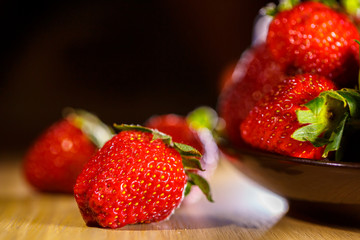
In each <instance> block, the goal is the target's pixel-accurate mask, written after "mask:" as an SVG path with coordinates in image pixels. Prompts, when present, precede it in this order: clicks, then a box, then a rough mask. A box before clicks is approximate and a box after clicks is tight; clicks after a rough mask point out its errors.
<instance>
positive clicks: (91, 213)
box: [74, 125, 211, 228]
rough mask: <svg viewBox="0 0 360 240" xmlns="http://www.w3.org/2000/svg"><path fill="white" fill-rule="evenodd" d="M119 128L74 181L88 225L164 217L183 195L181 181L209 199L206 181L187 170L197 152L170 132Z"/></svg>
mask: <svg viewBox="0 0 360 240" xmlns="http://www.w3.org/2000/svg"><path fill="white" fill-rule="evenodd" d="M116 127H117V128H118V129H119V130H120V133H118V134H117V135H116V136H114V137H113V138H112V139H111V140H109V141H108V142H107V143H106V144H105V145H104V146H103V147H102V148H101V149H100V150H99V151H98V152H97V153H96V155H95V156H94V157H93V158H92V159H91V160H90V161H89V162H88V163H87V165H86V166H85V168H84V169H83V171H82V172H81V174H80V175H79V177H78V179H77V183H76V185H75V187H74V193H75V199H76V201H77V204H78V206H79V209H80V212H81V214H82V216H83V218H84V220H85V222H86V223H87V225H89V226H91V225H99V226H101V227H106V228H120V227H123V226H125V225H127V224H135V223H150V222H157V221H161V220H164V219H167V218H168V217H169V216H170V215H171V214H172V213H173V212H174V210H175V209H176V208H177V207H179V205H180V203H181V202H182V200H183V197H184V194H185V189H187V188H186V183H187V181H188V182H190V183H191V184H190V186H191V185H193V184H196V185H198V186H199V187H200V188H201V189H202V190H203V191H204V193H205V194H206V195H207V197H208V199H209V200H211V196H210V192H209V185H208V184H207V182H206V181H205V180H204V179H203V178H202V177H200V176H198V175H196V174H194V173H192V172H189V171H188V170H187V168H188V167H190V168H198V167H200V166H199V161H198V160H197V159H196V158H197V157H200V156H201V154H200V153H199V152H198V151H197V150H195V149H194V148H192V147H190V146H187V145H184V144H180V143H176V142H172V140H171V137H169V136H167V135H165V134H163V133H161V132H158V131H156V130H152V129H149V128H144V127H140V126H133V125H116Z"/></svg>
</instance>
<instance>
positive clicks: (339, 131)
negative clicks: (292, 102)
mask: <svg viewBox="0 0 360 240" xmlns="http://www.w3.org/2000/svg"><path fill="white" fill-rule="evenodd" d="M305 107H307V109H306V110H297V111H296V115H297V118H298V121H299V122H300V123H301V124H307V125H306V126H303V127H301V128H299V129H297V130H296V131H295V132H294V133H293V134H292V138H294V139H296V140H298V141H310V142H311V143H312V144H313V145H314V146H316V147H319V146H324V145H326V148H325V151H324V153H323V157H327V156H328V154H329V152H330V151H336V150H338V149H339V148H340V145H341V139H342V136H343V134H344V129H345V126H346V124H347V123H348V121H349V120H350V119H351V120H353V119H358V118H359V113H360V112H359V111H360V109H359V108H360V92H359V91H357V90H354V89H347V88H345V89H341V90H337V91H333V90H330V91H325V92H322V93H321V94H320V95H319V96H318V97H317V98H315V99H313V100H311V101H310V102H308V103H306V104H305Z"/></svg>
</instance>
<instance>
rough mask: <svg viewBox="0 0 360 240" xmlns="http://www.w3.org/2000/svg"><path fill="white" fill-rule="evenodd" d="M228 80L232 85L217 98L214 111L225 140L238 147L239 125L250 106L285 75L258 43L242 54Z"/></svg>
mask: <svg viewBox="0 0 360 240" xmlns="http://www.w3.org/2000/svg"><path fill="white" fill-rule="evenodd" d="M232 77H233V79H232V81H233V82H232V84H231V85H230V86H228V87H227V88H226V89H225V90H224V91H223V92H222V93H221V94H220V96H219V99H218V107H217V108H218V112H219V115H220V117H221V118H222V119H223V120H224V121H225V123H226V125H225V134H226V135H227V137H228V139H229V140H230V141H231V142H232V143H233V144H235V145H241V144H242V142H243V141H242V139H241V136H240V132H239V125H240V123H241V122H242V121H243V120H244V119H245V117H246V116H247V115H248V113H249V112H250V110H251V109H252V108H253V107H254V105H255V104H256V103H257V102H258V101H259V100H260V99H261V98H262V97H263V96H264V95H265V94H267V93H268V92H270V91H271V89H272V88H273V86H276V85H277V84H278V83H279V82H281V81H282V80H283V79H284V77H285V74H284V73H283V69H282V68H281V66H280V65H279V64H278V63H277V62H275V61H274V60H273V59H272V57H271V55H270V53H269V49H268V48H267V46H265V45H264V44H262V45H257V46H254V47H252V48H250V49H249V50H247V51H245V52H244V54H243V55H242V56H241V58H240V60H239V62H238V64H237V66H236V68H235V70H234V73H233V75H232Z"/></svg>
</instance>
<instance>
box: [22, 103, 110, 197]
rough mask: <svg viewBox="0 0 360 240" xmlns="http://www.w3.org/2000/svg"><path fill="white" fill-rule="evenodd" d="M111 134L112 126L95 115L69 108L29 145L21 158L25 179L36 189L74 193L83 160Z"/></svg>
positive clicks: (83, 163) (89, 156)
mask: <svg viewBox="0 0 360 240" xmlns="http://www.w3.org/2000/svg"><path fill="white" fill-rule="evenodd" d="M90 129H91V131H90ZM90 132H92V133H93V134H92V135H90V134H89V133H90ZM111 136H112V132H111V130H110V129H109V128H107V126H106V125H105V124H103V123H101V122H100V120H99V119H98V118H97V117H96V116H94V115H92V114H90V113H88V112H85V111H82V110H77V111H75V110H71V112H68V113H66V116H65V117H64V118H63V119H61V120H59V121H58V122H56V123H54V124H53V125H52V126H50V127H49V128H48V129H46V130H45V131H44V132H43V133H42V134H41V135H40V136H39V137H38V138H37V139H36V140H35V141H34V143H33V145H32V146H30V148H29V149H28V151H27V153H26V155H25V157H24V162H23V171H24V175H25V178H26V180H27V182H28V183H29V184H30V185H31V186H32V187H34V188H35V189H36V190H39V191H45V192H62V193H73V187H74V185H75V182H76V178H77V176H78V174H79V173H80V172H81V170H82V168H83V166H84V165H85V163H86V162H87V161H89V159H90V158H91V157H92V155H93V154H94V153H95V152H96V151H97V149H98V147H99V146H100V145H101V143H102V142H104V141H106V140H108V139H109V138H111ZM95 139H96V140H97V141H95Z"/></svg>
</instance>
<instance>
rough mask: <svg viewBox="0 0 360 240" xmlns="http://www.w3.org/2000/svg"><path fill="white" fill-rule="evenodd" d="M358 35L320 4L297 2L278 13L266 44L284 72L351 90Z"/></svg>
mask: <svg viewBox="0 0 360 240" xmlns="http://www.w3.org/2000/svg"><path fill="white" fill-rule="evenodd" d="M355 39H360V35H359V32H358V30H357V28H356V26H355V25H354V23H353V22H352V21H351V20H350V19H349V17H348V16H347V15H345V14H343V13H341V12H339V11H336V10H334V9H332V8H330V7H328V6H326V5H324V4H322V3H319V2H314V1H306V2H301V3H299V4H297V5H295V6H294V7H293V8H290V9H288V10H283V11H280V12H278V13H277V14H276V15H275V17H274V19H273V20H272V22H271V23H270V26H269V31H268V35H267V40H266V42H267V44H268V47H269V50H270V51H271V54H272V55H273V57H274V59H275V60H276V61H277V62H279V63H281V64H282V65H283V67H284V68H285V69H286V72H287V73H290V74H294V73H313V74H320V75H322V76H325V77H327V78H329V79H332V80H333V81H334V82H335V83H336V84H337V86H338V87H354V86H355V85H356V81H357V74H358V71H359V56H358V53H359V46H358V44H356V42H355Z"/></svg>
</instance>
